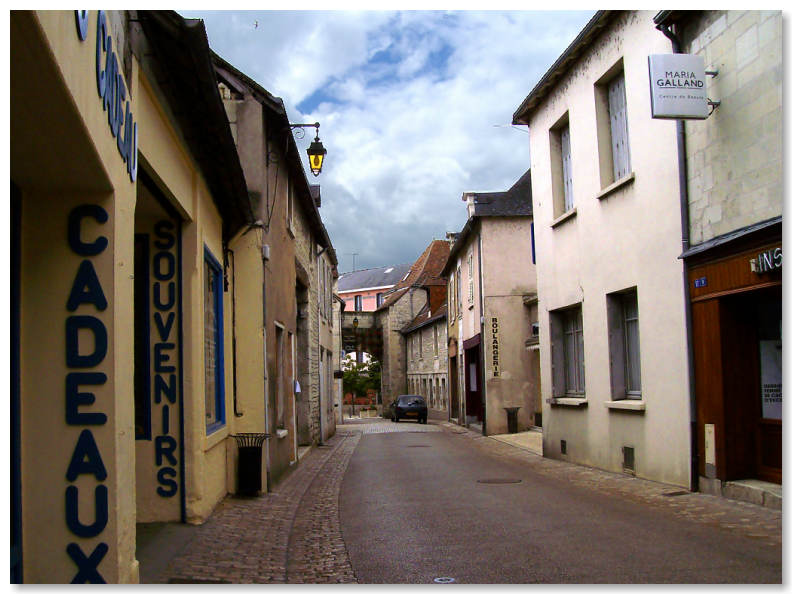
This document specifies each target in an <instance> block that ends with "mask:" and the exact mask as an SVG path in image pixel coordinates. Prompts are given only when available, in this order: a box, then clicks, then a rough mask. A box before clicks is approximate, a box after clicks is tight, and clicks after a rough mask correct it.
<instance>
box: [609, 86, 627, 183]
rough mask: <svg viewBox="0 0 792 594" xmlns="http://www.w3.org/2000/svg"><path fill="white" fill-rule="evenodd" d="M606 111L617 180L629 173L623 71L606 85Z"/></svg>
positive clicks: (615, 178) (614, 176)
mask: <svg viewBox="0 0 792 594" xmlns="http://www.w3.org/2000/svg"><path fill="white" fill-rule="evenodd" d="M608 113H609V117H610V133H611V150H612V152H613V179H614V181H615V180H619V179H621V178H622V177H624V176H626V175H627V174H629V173H630V171H631V168H630V144H629V141H628V140H629V139H628V135H627V100H626V95H625V89H624V73H623V72H622V73H621V74H619V76H617V77H616V78H614V79H613V80H612V81H611V82H610V84H609V85H608Z"/></svg>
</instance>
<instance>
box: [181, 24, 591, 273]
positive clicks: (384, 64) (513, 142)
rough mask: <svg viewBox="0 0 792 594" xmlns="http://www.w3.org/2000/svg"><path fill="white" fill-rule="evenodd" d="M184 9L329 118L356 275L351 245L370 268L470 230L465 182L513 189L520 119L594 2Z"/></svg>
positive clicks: (294, 114)
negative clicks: (536, 6) (475, 7)
mask: <svg viewBox="0 0 792 594" xmlns="http://www.w3.org/2000/svg"><path fill="white" fill-rule="evenodd" d="M181 14H182V15H183V16H185V17H193V18H195V17H199V18H203V19H204V21H205V23H206V28H207V32H208V35H209V42H210V44H211V46H212V48H213V49H214V50H215V51H216V52H217V53H218V54H220V55H221V56H222V57H223V58H225V59H226V60H228V61H229V62H230V63H231V64H233V65H234V66H236V67H237V68H239V69H240V70H241V71H243V72H244V73H245V74H247V75H248V76H250V77H251V78H253V79H254V80H256V81H257V82H259V84H261V85H262V86H263V87H265V88H266V89H267V90H268V91H270V92H271V93H272V94H274V95H277V96H280V97H282V98H283V100H284V102H285V103H286V107H287V110H288V113H289V117H290V120H291V121H293V122H297V121H300V122H313V121H318V122H320V123H321V129H320V136H321V138H322V142H323V143H324V145H325V148H326V149H327V151H328V154H327V160H326V165H325V169H324V171H323V172H322V174H321V176H320V177H319V178H317V180H315V181H317V182H318V183H320V184H321V185H322V208H321V213H322V218H323V220H324V221H325V225H326V226H327V229H328V231H329V233H330V237H331V239H332V241H333V245H334V247H335V249H336V252H337V254H338V258H339V269H340V271H342V272H344V271H348V270H351V269H352V257H351V255H349V254H351V253H352V252H357V253H358V254H359V255H358V256H357V257H356V264H357V268H358V269H360V268H370V267H376V266H385V265H389V264H401V263H409V262H412V261H413V260H414V259H415V258H416V257H417V256H418V255H419V254H420V253H421V251H422V250H423V249H424V248H425V247H426V245H427V244H428V243H429V241H430V240H431V239H432V238H441V237H445V233H446V231H459V230H460V229H461V227H462V226H463V225H464V222H465V209H464V207H463V205H462V203H461V201H460V198H461V195H462V192H463V191H465V190H483V191H500V190H506V189H507V188H509V187H510V186H511V185H512V184H513V183H514V182H515V181H516V180H517V179H518V178H519V177H520V176H521V175H522V174H523V173H524V172H525V170H526V169H528V167H529V153H528V138H529V137H528V134H526V133H524V132H521V131H516V130H515V129H510V128H509V127H508V124H510V122H511V117H512V114H513V112H514V111H515V110H516V109H517V107H518V106H519V105H520V103H521V101H522V100H523V99H524V98H525V96H526V95H527V94H528V93H529V92H530V90H531V89H532V88H533V86H534V85H535V84H536V82H537V81H538V80H539V78H540V77H541V76H542V74H544V72H545V71H546V70H547V69H548V68H549V66H550V65H551V64H552V63H553V61H555V59H556V58H557V57H558V56H559V55H560V54H561V52H562V51H563V50H564V49H565V48H566V47H567V46H568V45H569V43H570V42H571V41H572V39H574V37H575V36H576V35H577V33H578V32H579V31H580V29H582V27H583V26H584V25H585V23H586V22H587V21H588V20H589V18H590V17H591V15H592V11H587V12H527V11H524V12H425V11H411V12H382V11H361V12H351V11H328V12H312V11H295V12H280V11H278V12H275V11H271V12H252V11H245V12H233V13H232V12H201V13H196V12H182V13H181ZM256 21H258V27H256V26H255V23H256ZM372 60H373V61H372ZM317 98H319V99H320V102H319V103H317V101H316V100H317ZM298 105H300V106H301V107H305V106H308V108H310V111H309V112H307V113H301V112H300V111H299V110H298V109H297V106H298ZM522 130H523V131H524V128H523V129H522ZM311 137H312V134H311V132H310V131H309V132H308V133H307V134H306V138H305V139H304V140H302V141H300V144H302V145H304V146H307V144H308V142H309V141H310V140H311ZM309 175H310V174H309ZM312 181H313V180H312Z"/></svg>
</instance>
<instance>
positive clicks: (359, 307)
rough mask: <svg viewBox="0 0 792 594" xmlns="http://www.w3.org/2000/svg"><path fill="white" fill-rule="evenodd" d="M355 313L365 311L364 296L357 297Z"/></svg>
mask: <svg viewBox="0 0 792 594" xmlns="http://www.w3.org/2000/svg"><path fill="white" fill-rule="evenodd" d="M355 311H363V296H362V295H355Z"/></svg>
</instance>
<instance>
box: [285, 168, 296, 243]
mask: <svg viewBox="0 0 792 594" xmlns="http://www.w3.org/2000/svg"><path fill="white" fill-rule="evenodd" d="M286 228H287V229H288V230H289V233H291V236H292V237H294V184H293V183H292V182H291V180H290V179H289V177H288V175H287V176H286Z"/></svg>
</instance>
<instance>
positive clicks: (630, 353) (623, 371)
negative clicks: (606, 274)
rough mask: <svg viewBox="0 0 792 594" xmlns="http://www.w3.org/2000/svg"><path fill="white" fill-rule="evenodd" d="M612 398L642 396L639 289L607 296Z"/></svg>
mask: <svg viewBox="0 0 792 594" xmlns="http://www.w3.org/2000/svg"><path fill="white" fill-rule="evenodd" d="M606 303H607V310H608V338H609V348H610V368H611V369H610V371H611V393H612V398H613V400H623V399H626V398H633V399H640V398H641V344H640V342H641V341H640V333H639V331H638V292H637V291H636V290H635V289H630V290H628V291H623V292H620V293H612V294H610V295H607V296H606Z"/></svg>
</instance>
